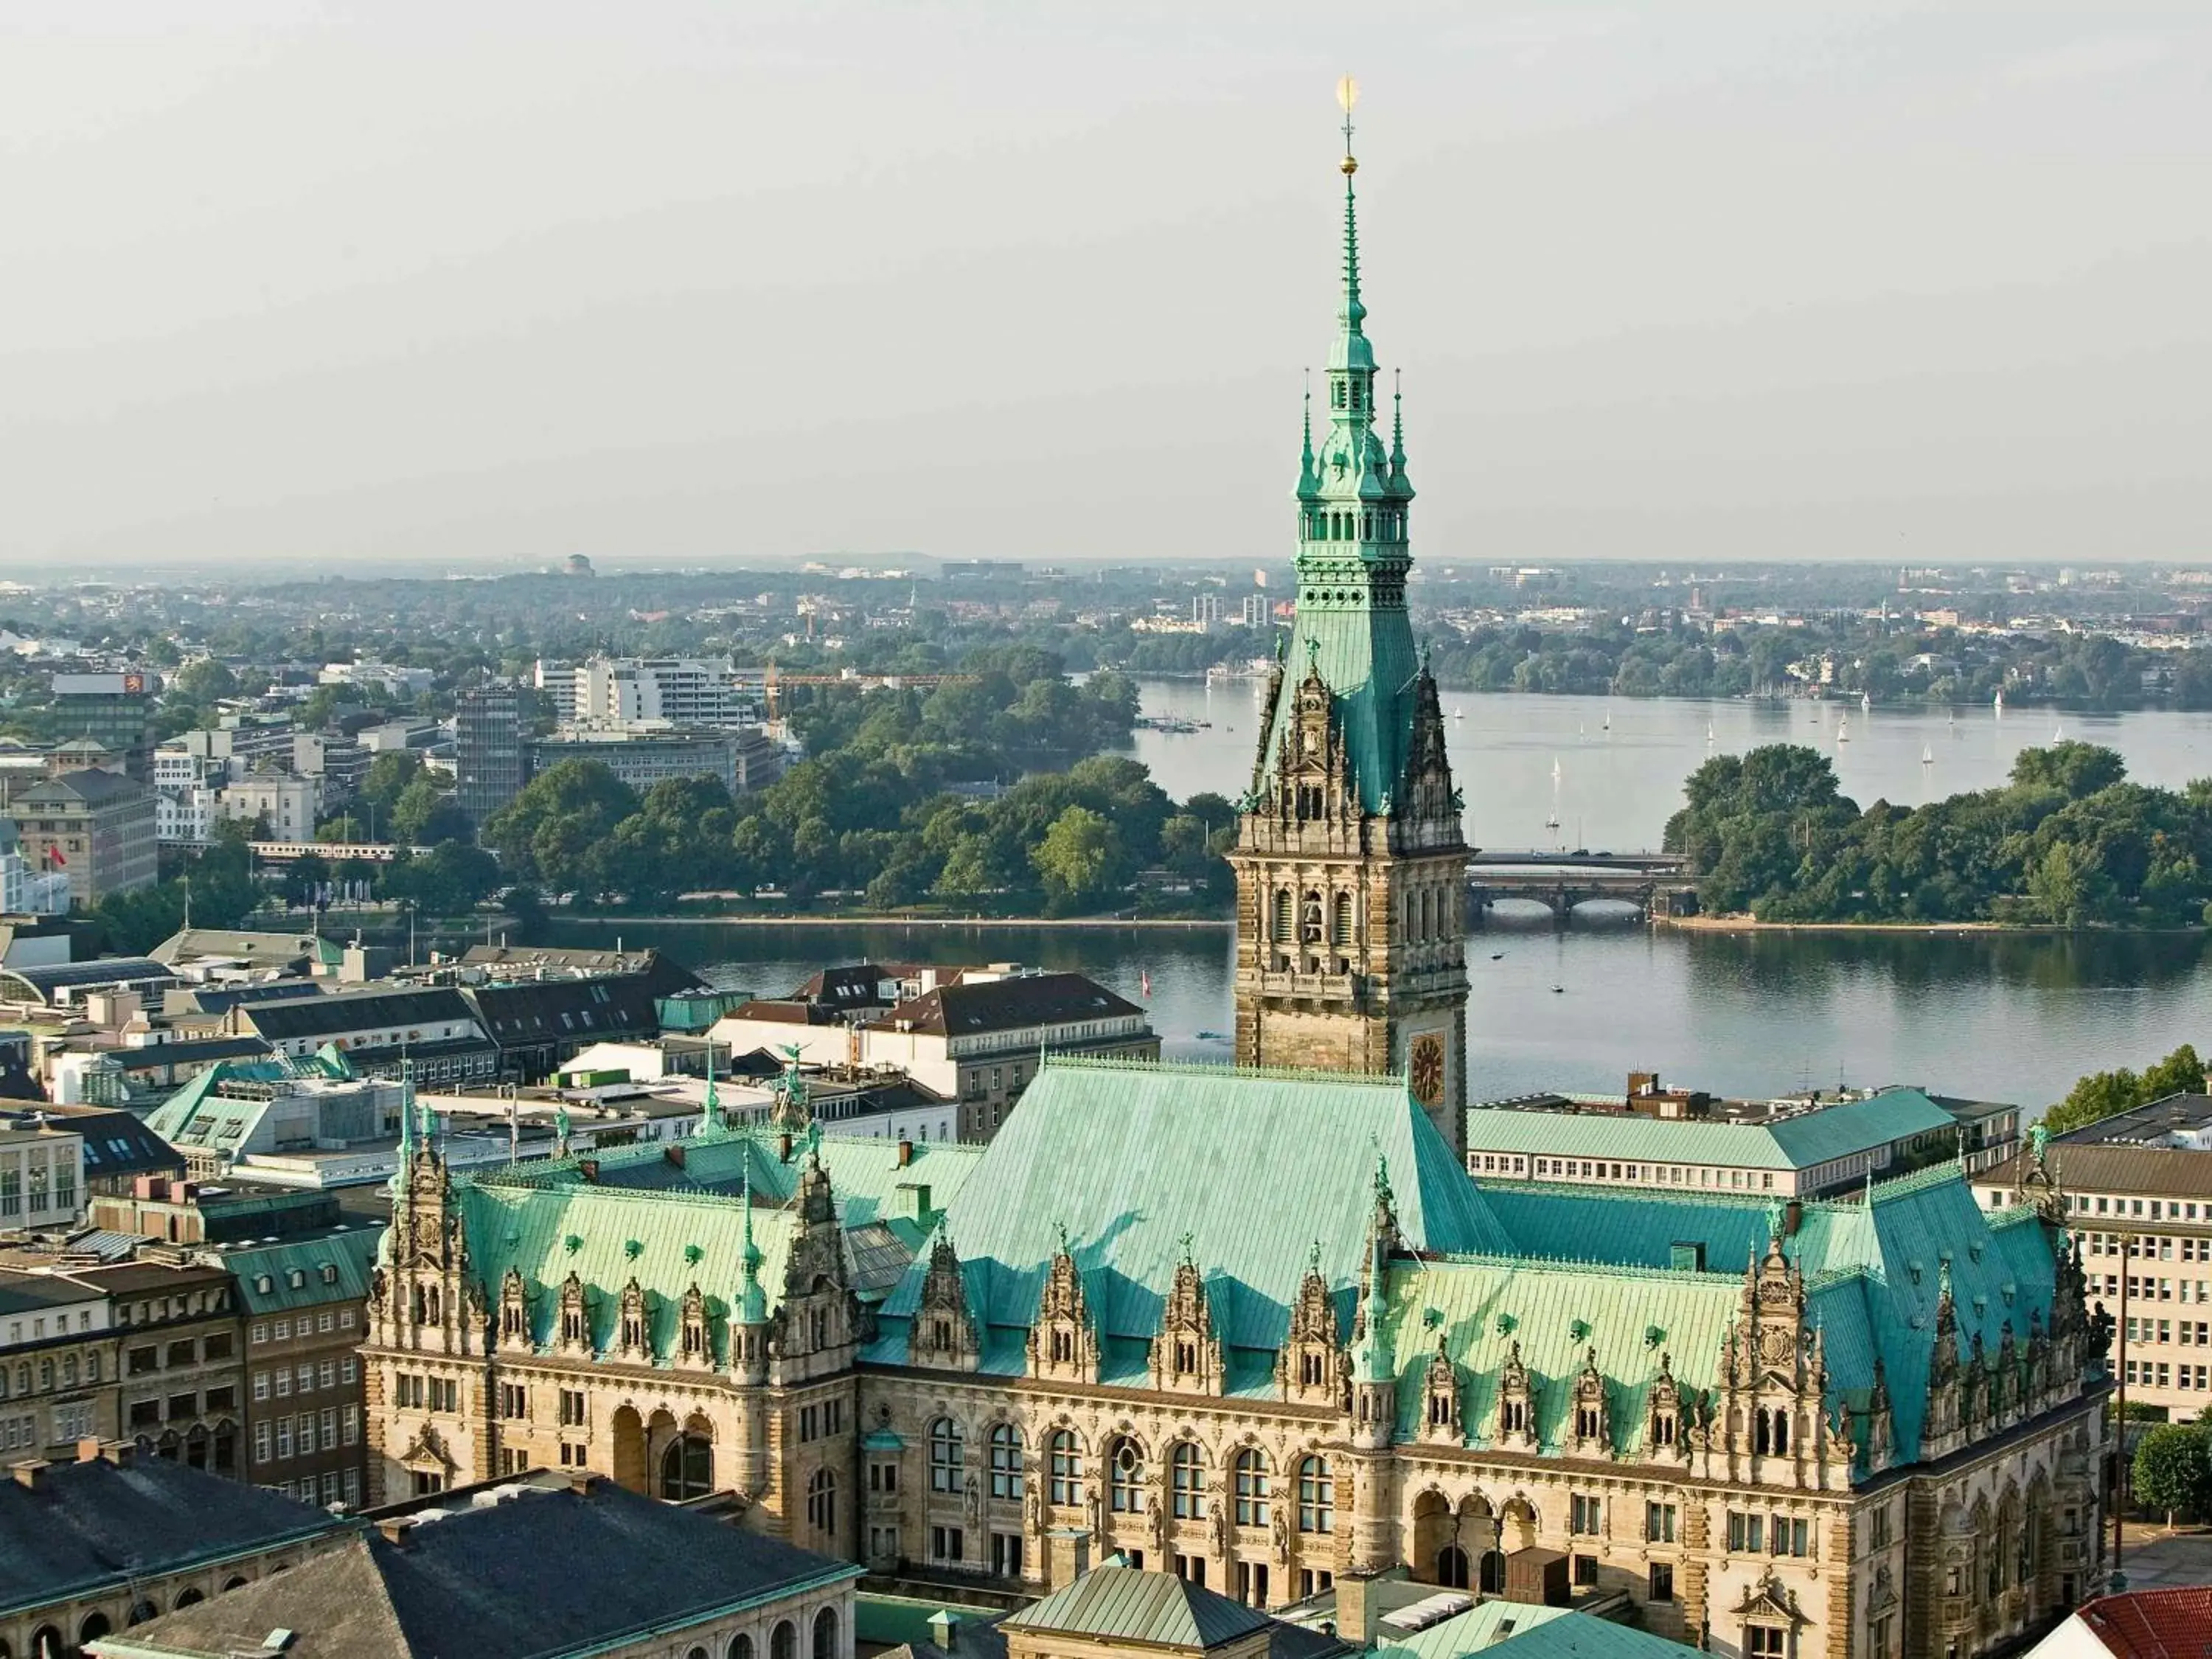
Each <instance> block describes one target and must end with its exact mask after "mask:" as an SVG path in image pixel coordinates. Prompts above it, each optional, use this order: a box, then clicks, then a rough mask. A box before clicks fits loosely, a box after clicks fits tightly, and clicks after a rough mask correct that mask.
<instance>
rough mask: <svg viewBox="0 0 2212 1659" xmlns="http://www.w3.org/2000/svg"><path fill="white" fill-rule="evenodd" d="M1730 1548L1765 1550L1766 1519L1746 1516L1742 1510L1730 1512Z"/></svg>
mask: <svg viewBox="0 0 2212 1659" xmlns="http://www.w3.org/2000/svg"><path fill="white" fill-rule="evenodd" d="M1728 1547H1729V1548H1730V1549H1731V1550H1753V1551H1758V1550H1764V1549H1765V1547H1766V1517H1765V1516H1761V1515H1746V1514H1745V1513H1743V1511H1742V1510H1729V1518H1728Z"/></svg>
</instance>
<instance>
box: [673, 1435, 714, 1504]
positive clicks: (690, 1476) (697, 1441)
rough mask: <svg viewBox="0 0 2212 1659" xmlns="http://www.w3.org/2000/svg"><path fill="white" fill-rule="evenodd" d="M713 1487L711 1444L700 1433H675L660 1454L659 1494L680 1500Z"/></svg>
mask: <svg viewBox="0 0 2212 1659" xmlns="http://www.w3.org/2000/svg"><path fill="white" fill-rule="evenodd" d="M712 1491H714V1443H713V1442H711V1441H709V1440H708V1438H707V1437H706V1436H704V1435H701V1434H679V1435H678V1436H677V1437H676V1438H675V1439H673V1440H671V1441H670V1442H669V1443H668V1449H667V1450H665V1451H664V1452H663V1453H661V1455H660V1495H661V1496H662V1497H663V1498H668V1499H670V1500H671V1501H675V1502H681V1501H682V1500H683V1499H684V1498H704V1497H705V1496H706V1495H707V1494H708V1492H712Z"/></svg>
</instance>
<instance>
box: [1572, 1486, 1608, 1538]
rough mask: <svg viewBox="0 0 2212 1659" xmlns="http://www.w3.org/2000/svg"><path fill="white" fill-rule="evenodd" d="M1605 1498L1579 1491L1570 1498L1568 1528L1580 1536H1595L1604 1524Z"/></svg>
mask: <svg viewBox="0 0 2212 1659" xmlns="http://www.w3.org/2000/svg"><path fill="white" fill-rule="evenodd" d="M1603 1501H1604V1500H1603V1499H1601V1498H1595V1497H1589V1496H1585V1495H1584V1494H1583V1493H1581V1492H1577V1493H1576V1494H1575V1495H1574V1496H1573V1497H1572V1498H1570V1499H1568V1527H1567V1530H1568V1531H1570V1532H1571V1533H1574V1534H1577V1535H1578V1536H1581V1537H1585V1538H1594V1537H1595V1536H1596V1535H1597V1534H1598V1533H1599V1532H1600V1531H1601V1529H1602V1528H1603V1526H1604V1521H1603V1518H1602V1516H1603V1511H1602V1510H1601V1507H1600V1506H1601V1504H1602V1503H1603Z"/></svg>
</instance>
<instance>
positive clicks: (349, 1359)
mask: <svg viewBox="0 0 2212 1659" xmlns="http://www.w3.org/2000/svg"><path fill="white" fill-rule="evenodd" d="M359 1375H360V1373H359V1372H358V1371H356V1370H355V1369H354V1358H353V1356H352V1355H351V1354H348V1355H347V1356H346V1357H345V1358H343V1359H341V1360H340V1361H338V1381H339V1382H341V1383H344V1384H345V1385H346V1386H347V1387H348V1388H351V1387H352V1386H353V1383H354V1378H355V1377H356V1376H359Z"/></svg>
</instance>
